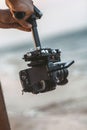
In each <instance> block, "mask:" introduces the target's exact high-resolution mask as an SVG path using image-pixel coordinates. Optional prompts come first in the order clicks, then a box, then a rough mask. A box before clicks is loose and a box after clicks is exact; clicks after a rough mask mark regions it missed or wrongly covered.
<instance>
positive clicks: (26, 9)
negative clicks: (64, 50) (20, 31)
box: [6, 0, 34, 31]
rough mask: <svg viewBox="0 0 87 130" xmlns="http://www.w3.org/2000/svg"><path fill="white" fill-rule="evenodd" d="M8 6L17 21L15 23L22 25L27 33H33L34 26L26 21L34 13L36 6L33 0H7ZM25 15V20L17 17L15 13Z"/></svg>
mask: <svg viewBox="0 0 87 130" xmlns="http://www.w3.org/2000/svg"><path fill="white" fill-rule="evenodd" d="M6 4H7V6H8V7H9V9H10V12H11V14H12V16H13V18H14V19H15V22H16V23H18V24H19V25H21V27H22V28H24V29H25V31H31V28H32V25H31V24H29V23H28V22H27V21H26V20H27V19H28V18H29V17H30V16H31V15H32V14H33V13H34V6H33V2H32V0H6ZM17 12H19V13H21V12H23V13H24V17H23V18H17V17H15V15H14V14H15V13H17Z"/></svg>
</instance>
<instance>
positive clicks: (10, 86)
mask: <svg viewBox="0 0 87 130" xmlns="http://www.w3.org/2000/svg"><path fill="white" fill-rule="evenodd" d="M34 4H35V5H36V6H37V7H38V8H39V9H40V10H41V11H42V12H43V17H42V18H41V20H38V31H39V35H40V38H41V43H42V47H51V48H58V49H61V51H62V54H61V59H62V61H70V60H75V64H74V65H72V66H71V68H69V72H70V74H69V77H68V79H69V83H68V84H67V85H64V86H57V89H56V90H54V91H51V92H48V93H44V94H39V95H33V94H31V93H25V94H24V95H22V92H21V90H22V86H21V83H20V80H19V71H20V70H22V69H25V68H27V63H25V62H24V61H23V60H22V57H23V55H24V54H25V53H26V52H27V51H29V50H30V49H32V48H34V44H33V39H32V34H31V33H30V32H23V31H19V30H15V29H9V30H7V29H0V80H1V83H2V86H3V92H4V97H5V101H6V106H7V111H8V115H9V119H10V124H11V128H12V130H14V129H15V130H28V129H31V130H43V129H44V130H53V129H55V130H58V129H60V130H63V129H65V130H70V129H71V130H80V129H81V130H82V129H83V130H87V59H86V58H87V1H86V0H53V1H52V0H42V1H37V0H34ZM0 8H2V9H5V8H7V7H6V5H5V1H3V0H1V2H0Z"/></svg>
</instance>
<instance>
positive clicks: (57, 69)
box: [19, 7, 74, 94]
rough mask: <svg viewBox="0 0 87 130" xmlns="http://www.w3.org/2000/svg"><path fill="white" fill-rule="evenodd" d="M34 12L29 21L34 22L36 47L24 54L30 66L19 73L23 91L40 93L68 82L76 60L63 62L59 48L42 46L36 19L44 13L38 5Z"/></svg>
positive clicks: (33, 31) (33, 30) (33, 29)
mask: <svg viewBox="0 0 87 130" xmlns="http://www.w3.org/2000/svg"><path fill="white" fill-rule="evenodd" d="M34 12H35V13H34V14H33V15H32V16H31V17H30V18H29V19H28V20H27V22H29V23H31V24H32V34H33V38H34V43H35V47H36V49H35V50H34V51H30V52H27V53H26V54H25V55H24V58H23V59H24V60H25V61H26V62H29V64H28V66H29V68H28V69H25V70H22V71H20V72H19V75H20V80H21V83H22V87H23V91H24V92H32V93H33V94H38V93H44V92H47V91H51V90H54V89H55V88H56V86H57V85H64V84H66V83H67V82H68V79H67V77H68V74H69V71H68V69H67V68H68V67H70V66H71V65H72V64H73V63H74V61H71V62H69V63H64V62H61V55H60V54H61V52H60V50H59V49H51V48H41V43H40V39H39V35H38V30H37V23H36V20H37V19H40V18H41V16H42V13H41V11H40V10H39V9H37V8H36V7H34Z"/></svg>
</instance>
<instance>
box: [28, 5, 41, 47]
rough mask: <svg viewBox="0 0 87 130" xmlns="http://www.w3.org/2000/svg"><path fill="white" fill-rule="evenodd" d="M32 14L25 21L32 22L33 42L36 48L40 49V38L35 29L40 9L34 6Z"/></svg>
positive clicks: (39, 16)
mask: <svg viewBox="0 0 87 130" xmlns="http://www.w3.org/2000/svg"><path fill="white" fill-rule="evenodd" d="M34 12H35V13H34V14H33V15H32V16H31V17H30V18H29V19H28V20H27V22H29V23H31V24H32V34H33V39H34V43H35V47H36V49H41V43H40V38H39V34H38V30H37V22H36V20H37V19H40V18H41V17H42V13H41V11H40V10H39V9H38V8H37V7H36V6H34Z"/></svg>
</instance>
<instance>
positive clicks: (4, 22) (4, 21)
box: [0, 9, 30, 31]
mask: <svg viewBox="0 0 87 130" xmlns="http://www.w3.org/2000/svg"><path fill="white" fill-rule="evenodd" d="M0 28H15V29H20V30H22V31H30V28H24V27H23V26H22V25H20V24H19V23H18V22H17V21H16V20H15V19H14V18H13V17H12V14H11V12H10V10H9V9H6V10H0Z"/></svg>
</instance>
